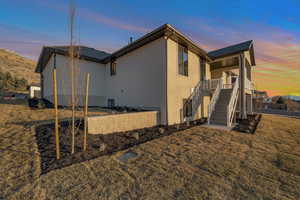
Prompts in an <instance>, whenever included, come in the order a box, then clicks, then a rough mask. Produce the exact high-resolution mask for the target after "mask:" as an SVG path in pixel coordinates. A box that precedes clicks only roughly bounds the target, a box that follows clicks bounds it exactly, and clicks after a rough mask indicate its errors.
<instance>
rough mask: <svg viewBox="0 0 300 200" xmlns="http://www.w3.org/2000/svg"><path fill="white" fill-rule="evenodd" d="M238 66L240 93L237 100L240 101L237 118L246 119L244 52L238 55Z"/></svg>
mask: <svg viewBox="0 0 300 200" xmlns="http://www.w3.org/2000/svg"><path fill="white" fill-rule="evenodd" d="M239 67H240V78H239V84H240V95H239V102H240V104H239V105H240V113H239V118H241V119H247V108H246V94H245V79H246V72H245V71H246V69H245V56H244V54H243V53H242V54H240V55H239Z"/></svg>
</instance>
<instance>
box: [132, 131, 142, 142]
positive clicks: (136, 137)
mask: <svg viewBox="0 0 300 200" xmlns="http://www.w3.org/2000/svg"><path fill="white" fill-rule="evenodd" d="M132 137H133V138H134V139H136V140H139V139H140V135H139V132H133V133H132Z"/></svg>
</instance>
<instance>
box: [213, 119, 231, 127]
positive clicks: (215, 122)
mask: <svg viewBox="0 0 300 200" xmlns="http://www.w3.org/2000/svg"><path fill="white" fill-rule="evenodd" d="M210 123H211V124H216V125H225V126H226V125H227V121H224V122H223V121H217V120H211V121H210Z"/></svg>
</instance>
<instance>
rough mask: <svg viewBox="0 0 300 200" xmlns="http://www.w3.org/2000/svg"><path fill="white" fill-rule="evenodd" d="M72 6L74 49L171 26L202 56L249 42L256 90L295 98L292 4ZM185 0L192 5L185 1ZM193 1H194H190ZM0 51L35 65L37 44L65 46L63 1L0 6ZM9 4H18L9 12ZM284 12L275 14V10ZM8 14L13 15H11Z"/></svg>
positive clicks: (297, 48) (299, 71) (296, 25)
mask: <svg viewBox="0 0 300 200" xmlns="http://www.w3.org/2000/svg"><path fill="white" fill-rule="evenodd" d="M75 2H76V27H75V30H76V31H75V32H76V33H75V39H76V43H77V44H78V45H84V46H88V47H92V48H95V49H98V50H103V51H106V52H108V53H112V52H114V51H116V50H118V49H120V48H121V47H123V46H125V45H127V44H128V42H129V38H130V37H133V39H134V40H135V39H138V38H140V37H141V36H143V35H145V34H147V33H148V32H151V31H152V30H154V29H155V28H157V27H159V26H161V25H163V24H166V23H168V24H171V25H172V26H174V27H175V28H177V29H178V30H180V31H181V32H182V33H183V34H185V35H187V36H188V37H189V38H190V39H192V40H193V41H194V42H195V43H197V44H198V45H199V46H200V47H201V48H203V49H204V50H206V51H207V52H209V51H211V50H215V49H219V48H223V47H226V46H230V45H233V44H237V43H241V42H244V41H247V40H253V41H254V51H255V56H256V66H255V68H254V83H255V86H256V89H258V90H262V91H267V92H268V95H269V96H275V95H295V96H300V61H299V58H300V21H299V17H300V14H299V12H297V11H298V10H299V8H300V2H297V1H296V0H290V1H287V2H286V4H281V3H277V2H271V1H265V2H263V3H261V2H259V4H260V6H259V8H257V7H256V5H257V4H258V1H257V4H256V3H255V2H254V3H253V4H247V1H241V2H226V5H224V3H222V1H212V2H202V3H199V2H198V1H191V3H190V4H184V3H183V2H180V1H174V2H173V3H172V4H170V3H168V2H160V1H152V2H151V4H157V5H159V6H157V7H156V6H151V7H150V6H148V5H147V3H145V2H140V1H137V0H132V1H129V2H127V3H125V2H123V1H121V0H118V1H111V2H110V3H106V4H105V6H103V5H101V2H99V1H96V0H90V1H88V2H89V3H86V2H87V1H86V2H85V3H83V2H82V1H75ZM192 2H193V3H192ZM196 2H197V3H196ZM0 5H1V8H0V11H1V12H0V38H1V39H0V48H3V49H8V50H12V51H15V52H17V53H18V54H20V55H22V56H25V57H28V58H30V59H32V60H35V61H37V59H38V56H39V54H40V52H41V49H42V47H43V46H51V45H67V44H68V42H69V22H68V21H69V1H67V0H66V1H58V0H54V1H49V0H45V1H41V0H28V1H26V2H24V1H21V0H11V1H9V2H8V1H4V0H0ZM15 5H19V6H18V7H17V8H16V7H15ZM283 9H284V10H286V13H285V16H281V15H280V13H279V12H277V11H278V10H283ZM12 10H14V15H12V14H11V12H12Z"/></svg>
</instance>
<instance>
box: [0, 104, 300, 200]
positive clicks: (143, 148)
mask: <svg viewBox="0 0 300 200" xmlns="http://www.w3.org/2000/svg"><path fill="white" fill-rule="evenodd" d="M0 110H1V111H2V113H1V116H0V120H1V121H0V145H1V146H0V158H1V159H0V171H1V172H0V199H124V200H125V199H149V200H154V199H300V119H293V118H287V117H278V116H274V115H263V117H262V120H261V122H260V124H259V126H258V128H257V131H256V133H255V134H254V135H251V134H245V133H239V132H235V131H231V132H226V131H221V130H214V129H208V128H204V127H201V126H196V127H193V128H190V129H187V130H184V131H179V132H176V133H173V134H172V135H169V136H165V137H161V138H157V139H154V140H152V141H149V142H146V143H143V144H140V145H138V146H134V147H131V148H130V149H127V150H124V151H119V152H117V153H114V154H112V155H104V156H101V157H98V158H96V159H92V160H87V161H84V162H80V163H76V164H73V165H69V166H67V167H64V168H61V169H56V170H52V171H49V172H47V173H45V174H42V173H41V156H40V152H39V149H38V146H37V143H36V138H35V134H34V133H33V132H32V129H31V126H32V125H33V124H36V123H39V122H41V121H44V120H49V119H53V116H54V115H53V113H54V112H53V110H51V109H48V110H30V109H28V108H27V107H26V106H25V105H7V104H0ZM60 115H61V116H63V117H69V116H70V111H61V112H60ZM128 151H130V152H132V153H134V154H135V155H137V156H136V157H134V158H131V159H120V156H122V155H123V154H124V153H126V152H128Z"/></svg>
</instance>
